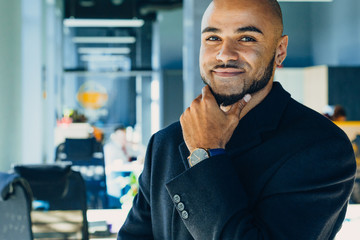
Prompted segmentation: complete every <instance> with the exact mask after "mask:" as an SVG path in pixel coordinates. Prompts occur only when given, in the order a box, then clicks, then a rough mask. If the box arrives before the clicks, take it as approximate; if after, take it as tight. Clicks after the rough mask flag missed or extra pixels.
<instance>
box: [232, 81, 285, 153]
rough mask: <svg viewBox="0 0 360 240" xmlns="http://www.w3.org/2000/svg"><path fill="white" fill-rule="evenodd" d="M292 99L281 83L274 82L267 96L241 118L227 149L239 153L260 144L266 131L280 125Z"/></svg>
mask: <svg viewBox="0 0 360 240" xmlns="http://www.w3.org/2000/svg"><path fill="white" fill-rule="evenodd" d="M290 99H291V98H290V94H289V93H288V92H286V91H285V90H284V89H283V88H282V86H281V85H280V83H278V82H274V84H273V87H272V90H271V91H270V93H269V94H268V95H267V96H266V98H265V99H264V100H263V101H262V102H261V103H260V104H258V105H257V106H256V107H255V108H253V109H252V110H251V111H250V112H249V113H247V114H246V116H245V117H244V118H243V119H241V120H240V122H239V125H238V126H237V128H236V129H235V131H234V134H233V136H232V138H231V139H230V141H229V143H228V144H227V146H226V150H227V151H228V152H229V153H230V154H231V155H234V154H235V155H237V154H239V153H241V152H243V151H247V150H249V149H251V148H253V147H255V146H257V145H259V144H260V143H261V142H262V140H263V135H264V134H265V133H266V132H269V131H272V130H274V129H276V128H277V127H278V125H279V123H280V120H281V116H282V115H283V112H284V110H285V108H286V106H287V104H288V102H289V100H290Z"/></svg>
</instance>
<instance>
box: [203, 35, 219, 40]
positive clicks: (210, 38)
mask: <svg viewBox="0 0 360 240" xmlns="http://www.w3.org/2000/svg"><path fill="white" fill-rule="evenodd" d="M206 41H220V38H218V37H216V36H210V37H208V38H207V39H206Z"/></svg>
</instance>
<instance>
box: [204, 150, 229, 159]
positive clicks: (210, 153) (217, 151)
mask: <svg viewBox="0 0 360 240" xmlns="http://www.w3.org/2000/svg"><path fill="white" fill-rule="evenodd" d="M207 151H208V153H209V156H210V157H214V156H217V155H221V154H225V153H226V151H225V149H223V148H213V149H207Z"/></svg>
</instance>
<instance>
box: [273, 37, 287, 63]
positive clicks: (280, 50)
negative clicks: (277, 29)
mask: <svg viewBox="0 0 360 240" xmlns="http://www.w3.org/2000/svg"><path fill="white" fill-rule="evenodd" d="M288 39H289V38H288V36H287V35H284V36H282V37H281V38H280V40H279V42H278V46H277V48H276V54H275V63H276V65H277V66H280V65H281V64H282V62H283V61H284V60H285V58H286V55H287V46H288Z"/></svg>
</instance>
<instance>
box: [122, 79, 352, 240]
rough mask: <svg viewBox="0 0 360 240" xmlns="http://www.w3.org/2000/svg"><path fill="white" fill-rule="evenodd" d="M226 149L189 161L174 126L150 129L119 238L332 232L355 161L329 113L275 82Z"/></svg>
mask: <svg viewBox="0 0 360 240" xmlns="http://www.w3.org/2000/svg"><path fill="white" fill-rule="evenodd" d="M226 152H227V153H226V154H223V155H218V156H214V157H210V158H209V159H206V160H204V161H202V162H200V163H199V164H197V165H195V166H194V167H192V168H190V167H189V165H188V162H187V157H188V156H189V151H188V149H187V148H186V145H185V143H184V140H183V136H182V130H181V126H180V124H179V123H178V122H177V123H175V124H173V125H171V126H169V127H167V128H165V129H164V130H161V131H159V132H158V133H156V134H155V135H154V136H153V137H152V138H151V140H150V143H149V145H148V150H147V155H146V160H145V166H144V170H143V173H142V174H141V176H140V178H139V185H140V187H139V193H138V195H137V196H136V197H135V199H134V204H133V208H132V209H131V210H130V212H129V215H128V217H127V220H126V221H125V223H124V225H123V227H122V228H121V230H120V231H119V234H118V240H120V239H126V240H133V239H137V240H138V239H141V240H144V239H159V240H187V239H197V240H211V239H229V240H234V239H243V240H250V239H251V240H252V239H273V240H297V239H298V240H312V239H333V238H334V237H335V235H336V233H337V232H338V231H339V229H340V227H341V224H342V222H343V220H344V216H345V212H346V208H347V203H348V199H349V196H350V193H351V191H352V188H353V183H354V176H355V170H356V164H355V158H354V153H353V149H352V145H351V143H350V142H349V140H348V138H347V136H346V135H345V133H344V132H343V131H341V130H340V129H339V128H338V127H336V126H335V125H334V124H333V123H332V122H331V121H330V120H328V119H326V118H325V117H323V116H322V115H320V114H319V113H316V112H315V111H313V110H311V109H309V108H307V107H305V106H303V105H301V104H299V103H298V102H296V101H295V100H293V99H292V98H291V97H290V94H289V93H287V92H286V91H285V90H284V89H283V88H282V87H281V85H280V84H279V83H274V85H273V88H272V90H271V92H270V93H269V94H268V96H267V97H266V98H265V99H264V100H263V101H262V102H261V103H260V104H259V105H257V106H256V107H255V108H254V109H252V110H251V111H250V112H249V113H248V114H246V116H245V117H244V118H243V119H241V121H240V122H239V125H238V126H237V128H236V129H235V131H234V134H233V136H232V138H231V139H230V141H229V143H228V144H227V145H226Z"/></svg>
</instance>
